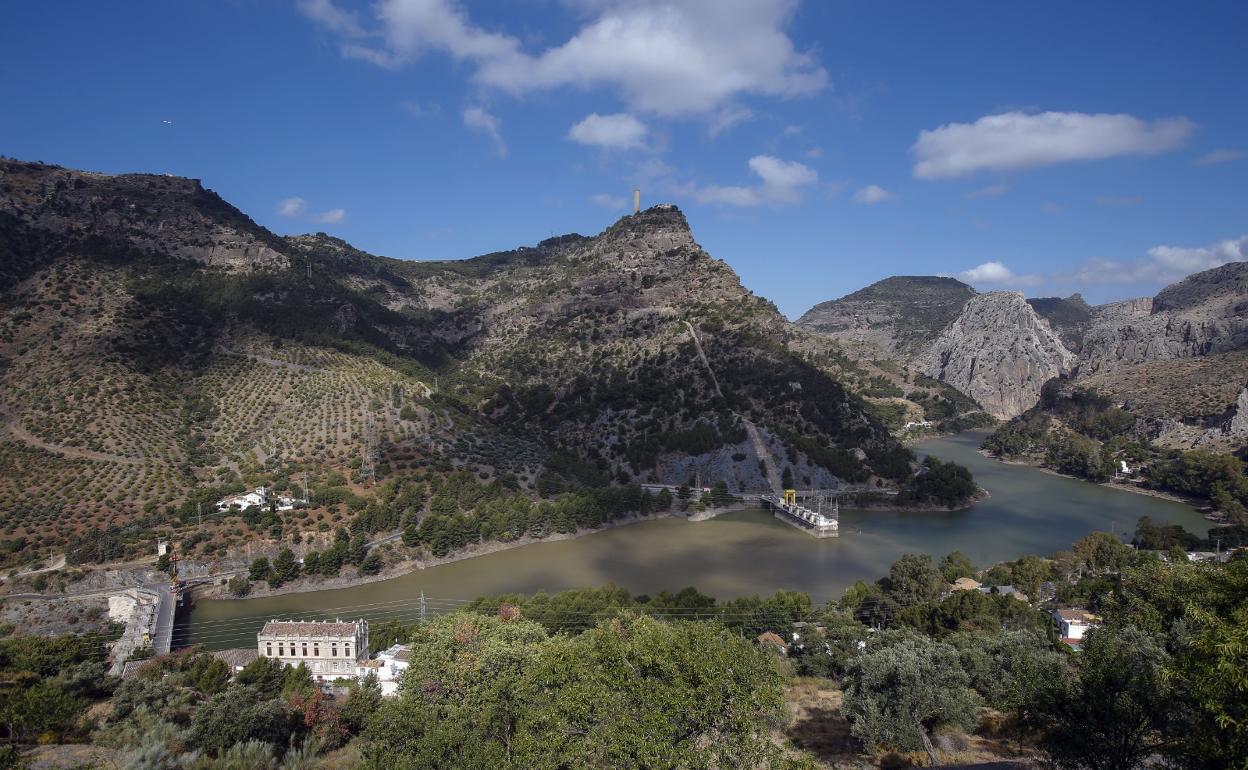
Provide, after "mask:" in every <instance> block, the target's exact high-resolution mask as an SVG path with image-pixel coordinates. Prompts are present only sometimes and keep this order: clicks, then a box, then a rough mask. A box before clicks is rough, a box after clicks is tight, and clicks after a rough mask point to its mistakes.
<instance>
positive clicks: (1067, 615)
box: [1053, 608, 1095, 623]
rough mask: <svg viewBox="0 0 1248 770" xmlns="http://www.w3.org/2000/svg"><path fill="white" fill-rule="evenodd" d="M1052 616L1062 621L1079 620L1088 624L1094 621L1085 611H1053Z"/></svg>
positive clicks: (1091, 615) (1077, 609)
mask: <svg viewBox="0 0 1248 770" xmlns="http://www.w3.org/2000/svg"><path fill="white" fill-rule="evenodd" d="M1053 616H1054V617H1057V618H1061V619H1062V620H1080V621H1083V622H1085V623H1089V622H1091V621H1092V620H1095V616H1094V615H1093V614H1092V613H1090V612H1088V611H1087V610H1083V609H1079V608H1074V609H1066V610H1053Z"/></svg>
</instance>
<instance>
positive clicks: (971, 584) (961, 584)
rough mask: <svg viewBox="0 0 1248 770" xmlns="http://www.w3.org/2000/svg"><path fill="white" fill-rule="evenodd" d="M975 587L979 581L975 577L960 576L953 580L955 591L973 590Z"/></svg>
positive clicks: (977, 586)
mask: <svg viewBox="0 0 1248 770" xmlns="http://www.w3.org/2000/svg"><path fill="white" fill-rule="evenodd" d="M976 588H979V581H978V580H976V579H975V578H969V577H960V578H958V579H957V580H955V581H953V590H955V591H974V590H975V589H976Z"/></svg>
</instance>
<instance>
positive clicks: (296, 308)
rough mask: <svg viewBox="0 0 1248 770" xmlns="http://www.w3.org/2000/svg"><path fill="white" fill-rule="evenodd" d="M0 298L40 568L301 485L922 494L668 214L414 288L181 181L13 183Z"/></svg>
mask: <svg viewBox="0 0 1248 770" xmlns="http://www.w3.org/2000/svg"><path fill="white" fill-rule="evenodd" d="M0 271H2V272H0V296H3V299H4V301H3V304H2V306H3V308H5V310H4V312H3V315H0V499H3V500H4V501H5V502H6V505H5V509H6V510H5V512H4V513H3V514H0V518H3V521H4V523H5V524H6V526H8V527H10V532H12V531H14V530H15V529H16V530H17V531H21V532H24V533H25V534H26V535H28V536H31V537H37V538H40V539H46V540H47V541H48V542H53V541H55V540H57V539H58V538H60V539H63V538H65V537H68V536H69V535H71V534H72V533H74V532H75V531H80V530H82V529H84V528H86V527H96V526H103V525H104V524H106V523H108V522H114V521H122V520H126V519H133V518H135V517H139V516H146V517H159V516H161V515H163V514H162V512H168V511H172V510H174V509H175V508H179V507H180V508H181V509H182V510H183V511H184V512H185V510H186V507H187V505H189V502H188V501H190V500H192V499H195V500H203V499H205V498H206V496H208V495H209V494H210V493H211V492H213V491H214V490H217V489H222V488H226V487H239V486H241V485H242V484H244V483H246V484H254V483H273V484H276V485H278V486H279V487H280V486H281V485H284V484H288V483H291V481H292V479H298V478H299V475H298V474H300V473H302V472H303V471H307V472H309V474H311V483H312V485H313V486H314V487H326V486H328V487H332V486H334V484H341V483H342V482H343V481H345V482H346V483H348V484H350V485H351V486H352V488H354V489H359V488H361V487H360V485H361V484H365V485H367V484H368V483H371V482H372V480H373V479H375V478H385V477H387V476H389V475H392V474H403V473H406V472H411V471H417V470H419V471H420V472H422V473H425V472H437V473H449V472H451V471H454V470H457V469H459V470H465V471H469V472H471V473H473V474H475V475H476V476H477V477H478V478H479V479H482V480H491V481H497V482H499V483H501V484H505V485H508V486H511V487H515V488H520V489H527V490H535V491H536V490H541V491H542V492H545V493H550V492H553V491H557V490H558V489H561V488H565V487H569V486H578V485H579V486H601V485H605V484H609V483H613V482H617V483H618V482H620V481H628V480H652V481H656V482H663V483H672V484H681V483H685V482H686V481H687V480H689V479H691V478H700V479H701V480H702V481H703V483H707V484H709V483H711V482H712V481H716V480H720V481H724V482H726V483H727V484H728V485H729V487H730V488H731V489H741V490H755V489H765V488H769V487H773V486H775V484H777V483H778V482H779V478H780V476H781V475H782V473H781V472H782V471H785V470H788V471H790V472H791V473H792V475H793V477H794V479H795V482H796V483H798V484H799V485H803V486H805V485H810V486H827V485H829V484H832V483H834V482H835V481H837V480H842V481H849V482H866V481H867V480H868V479H875V478H878V479H879V480H880V483H883V484H886V485H889V484H891V485H897V484H898V483H901V482H904V481H905V480H906V479H908V478H909V477H910V475H911V466H910V458H911V456H910V454H909V453H908V451H907V450H905V449H904V448H903V447H901V446H900V445H899V444H898V443H897V442H896V441H895V440H894V439H893V438H892V437H891V436H890V434H889V431H888V430H887V429H886V428H885V427H884V426H883V425H882V424H881V423H880V421H879V420H878V419H877V417H876V412H875V411H874V410H873V409H872V408H870V407H869V406H868V405H867V404H866V403H865V402H864V401H863V400H862V399H861V398H860V397H859V396H858V395H856V394H855V393H852V392H850V391H849V390H848V389H847V388H846V387H845V386H844V385H843V384H842V383H841V382H839V381H838V380H837V379H835V378H834V377H832V376H830V375H829V374H828V373H827V372H826V370H825V369H824V368H820V367H818V366H816V365H815V364H814V363H812V362H811V361H810V357H809V356H808V355H806V354H805V353H800V352H798V351H797V350H796V349H795V348H796V347H797V346H796V345H795V339H796V338H797V337H800V333H799V332H797V331H795V330H794V329H793V328H792V326H791V325H790V324H789V323H788V322H787V321H786V320H785V319H784V318H783V317H782V316H780V314H779V313H778V312H777V311H776V309H775V307H774V306H773V305H772V304H771V303H770V302H768V301H766V300H764V299H762V298H759V297H756V296H754V295H753V294H751V293H750V292H749V291H748V290H746V289H745V288H743V287H742V286H741V283H740V281H739V279H738V277H737V276H736V274H735V273H734V272H733V271H732V270H731V268H729V267H728V266H727V265H726V264H725V263H723V262H722V261H720V260H717V259H715V258H713V257H712V256H710V255H709V254H707V253H706V251H704V250H703V249H702V248H701V247H700V246H699V245H698V244H697V243H696V242H695V241H694V239H693V235H692V233H691V231H690V228H689V224H688V222H687V221H686V219H685V217H684V216H683V214H682V213H681V212H680V211H679V210H678V209H676V208H675V207H674V206H670V205H662V206H656V207H654V208H651V209H649V210H647V211H644V212H641V213H639V214H636V215H632V216H627V217H624V218H623V219H621V220H619V221H618V222H616V223H615V224H613V225H612V226H610V227H608V228H607V229H606V230H604V231H603V232H602V233H600V234H598V235H596V236H593V237H585V236H581V235H576V234H570V235H566V236H561V237H557V238H551V239H548V240H546V241H542V242H541V243H539V244H537V245H536V246H533V247H521V248H518V249H514V250H511V251H504V252H498V253H494V254H487V255H484V256H480V257H475V258H472V259H466V260H448V261H432V262H413V261H403V260H397V259H390V258H385V257H379V256H375V255H372V254H368V253H367V252H364V251H362V250H359V249H356V248H354V247H353V246H351V245H350V244H348V243H346V242H344V241H342V240H339V239H336V238H333V237H330V236H328V235H325V234H313V235H302V236H294V237H281V236H277V235H275V234H273V233H271V232H269V231H268V230H266V229H264V228H263V227H261V226H259V225H257V224H256V223H255V222H254V221H252V220H251V219H250V218H248V217H247V216H246V215H245V214H243V213H242V212H240V211H238V210H237V209H235V208H234V207H233V206H231V205H230V204H228V203H227V202H225V201H224V200H222V199H221V198H220V197H219V196H217V195H216V194H215V193H213V192H212V191H210V190H207V189H205V188H204V187H203V186H202V185H201V184H200V183H199V182H198V181H195V180H190V179H180V178H176V177H169V176H157V175H145V174H126V175H117V176H110V175H104V174H94V173H87V172H80V171H72V170H67V169H63V168H59V167H55V166H47V165H43V164H35V163H23V162H19V161H13V160H3V161H0ZM192 508H193V506H192Z"/></svg>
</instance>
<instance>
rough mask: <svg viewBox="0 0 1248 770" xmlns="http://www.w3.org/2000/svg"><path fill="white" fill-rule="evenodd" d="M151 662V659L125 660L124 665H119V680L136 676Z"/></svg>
mask: <svg viewBox="0 0 1248 770" xmlns="http://www.w3.org/2000/svg"><path fill="white" fill-rule="evenodd" d="M151 660H152V659H151V658H144V659H143V660H127V661H126V662H125V663H122V664H121V678H122V679H129V678H130V677H132V676H136V675H137V674H138V673H139V672H140V671H142V670H143V667H144V666H146V665H147V664H148V663H150V662H151Z"/></svg>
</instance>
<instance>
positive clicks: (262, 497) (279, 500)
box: [217, 487, 295, 513]
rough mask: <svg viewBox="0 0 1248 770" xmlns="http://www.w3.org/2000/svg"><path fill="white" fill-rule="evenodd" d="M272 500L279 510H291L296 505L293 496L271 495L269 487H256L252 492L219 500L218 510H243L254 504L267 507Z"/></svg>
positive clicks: (221, 511)
mask: <svg viewBox="0 0 1248 770" xmlns="http://www.w3.org/2000/svg"><path fill="white" fill-rule="evenodd" d="M270 501H272V502H275V503H276V504H277V510H279V511H289V510H292V509H293V508H294V507H295V501H294V499H293V498H290V497H284V496H281V495H278V496H270V495H269V488H268V487H256V488H255V489H253V490H252V491H250V492H246V493H244V494H241V495H234V496H232V497H227V498H225V499H224V500H219V501H218V502H217V511H218V512H219V513H224V512H226V511H228V510H230V509H231V508H238V509H239V510H243V509H246V508H250V507H252V506H255V507H257V508H265V507H267V506H268V505H269V502H270Z"/></svg>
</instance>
